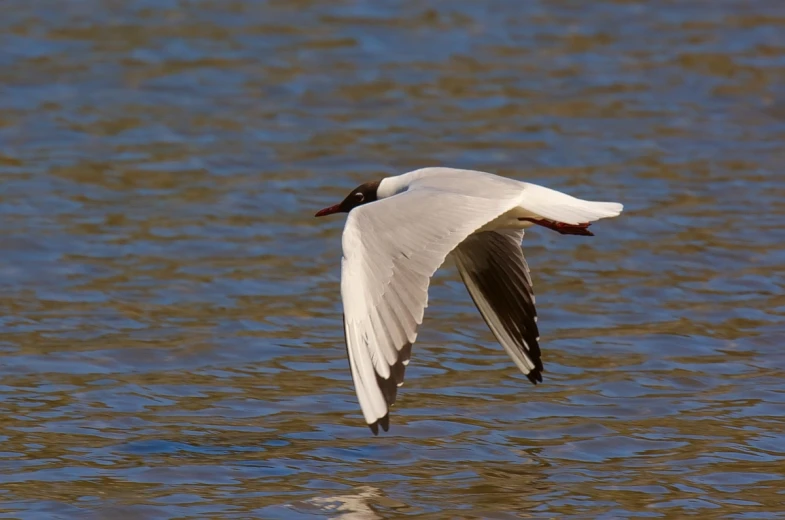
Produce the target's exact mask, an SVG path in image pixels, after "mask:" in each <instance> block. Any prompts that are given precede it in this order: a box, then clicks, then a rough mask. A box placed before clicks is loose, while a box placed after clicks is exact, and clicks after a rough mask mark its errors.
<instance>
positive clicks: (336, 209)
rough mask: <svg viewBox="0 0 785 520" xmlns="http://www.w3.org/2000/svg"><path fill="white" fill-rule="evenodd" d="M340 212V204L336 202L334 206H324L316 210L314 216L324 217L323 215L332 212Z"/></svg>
mask: <svg viewBox="0 0 785 520" xmlns="http://www.w3.org/2000/svg"><path fill="white" fill-rule="evenodd" d="M340 212H341V205H340V204H336V205H335V206H330V207H329V208H324V209H323V210H320V211H317V212H316V215H315V216H316V217H324V216H325V215H332V214H333V213H340Z"/></svg>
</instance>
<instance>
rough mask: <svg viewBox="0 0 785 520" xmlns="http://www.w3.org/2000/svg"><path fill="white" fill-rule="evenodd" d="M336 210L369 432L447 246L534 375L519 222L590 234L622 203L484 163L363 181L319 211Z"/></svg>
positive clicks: (398, 376)
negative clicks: (484, 168)
mask: <svg viewBox="0 0 785 520" xmlns="http://www.w3.org/2000/svg"><path fill="white" fill-rule="evenodd" d="M372 199H375V200H372ZM367 202H370V203H367ZM339 211H350V213H349V216H348V218H347V220H346V226H345V228H344V232H343V260H342V264H341V296H342V298H343V305H344V328H345V334H346V345H347V351H348V357H349V363H350V368H351V372H352V377H353V379H354V384H355V389H356V391H357V398H358V400H359V402H360V407H361V409H362V412H363V416H364V418H365V420H366V422H367V423H368V424H369V425H370V426H371V429H372V430H373V432H374V433H378V426H379V424H381V426H382V428H383V429H384V430H387V428H388V421H389V415H388V414H389V407H390V406H392V404H393V403H394V401H395V397H396V392H397V388H398V387H399V386H400V385H401V384H402V383H403V375H404V369H405V366H406V365H407V364H408V362H409V356H410V354H411V345H412V344H413V343H414V341H415V340H416V337H417V327H418V326H419V325H420V324H421V323H422V319H423V314H424V312H425V308H426V307H427V306H428V285H429V282H430V278H431V276H432V275H433V273H434V272H435V271H436V270H437V269H438V268H439V267H440V266H441V265H442V263H444V260H445V258H446V257H447V255H448V254H449V253H451V252H454V253H455V254H454V255H453V256H454V257H455V260H456V263H457V266H458V270H459V273H460V274H461V277H462V279H463V280H464V282H465V284H466V287H467V289H468V290H469V293H470V295H471V296H472V299H473V300H474V302H475V304H476V305H477V307H478V309H479V310H480V313H481V314H482V316H483V318H484V319H485V321H486V322H487V323H488V326H489V327H490V329H491V331H492V332H493V334H494V335H495V336H496V338H497V340H498V341H499V343H501V345H502V346H503V347H504V349H505V350H506V351H507V352H508V354H509V355H510V357H511V358H512V359H513V361H514V362H515V364H516V365H517V366H518V368H519V369H520V370H521V372H523V373H524V374H526V375H527V376H528V377H529V379H530V380H531V381H532V382H535V383H536V382H537V381H541V380H542V376H541V375H540V372H541V371H542V362H541V361H540V348H539V345H538V339H539V338H538V336H539V333H538V332H537V324H536V311H535V308H534V296H533V293H532V290H531V278H530V275H529V269H528V266H527V265H526V260H525V259H524V256H523V252H522V251H521V248H520V244H521V240H522V239H523V229H525V228H527V227H530V226H532V225H534V224H535V223H536V224H541V225H545V226H546V227H550V228H552V229H555V230H557V231H560V232H562V233H565V234H591V233H589V232H588V231H586V228H587V227H588V223H589V222H593V221H595V220H598V219H601V218H607V217H614V216H616V215H618V214H619V213H621V211H622V205H621V204H618V203H614V202H591V201H586V200H581V199H577V198H575V197H572V196H570V195H567V194H564V193H561V192H558V191H555V190H551V189H549V188H545V187H542V186H537V185H535V184H529V183H525V182H519V181H515V180H512V179H507V178H504V177H499V176H497V175H493V174H490V173H484V172H477V171H470V170H457V169H452V168H424V169H421V170H416V171H413V172H409V173H405V174H403V175H399V176H396V177H388V178H385V179H383V180H382V181H381V182H379V183H368V184H366V185H362V186H360V187H358V188H357V189H356V190H354V191H353V192H352V193H350V195H349V196H348V197H347V198H346V199H345V200H344V202H343V203H341V204H340V205H336V206H333V207H331V208H327V209H325V210H322V211H321V212H319V213H318V214H317V216H321V215H326V214H330V213H336V212H339Z"/></svg>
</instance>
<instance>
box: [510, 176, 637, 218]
mask: <svg viewBox="0 0 785 520" xmlns="http://www.w3.org/2000/svg"><path fill="white" fill-rule="evenodd" d="M521 207H523V208H525V209H526V210H528V211H531V212H532V213H534V214H535V215H539V216H540V217H542V218H545V219H548V220H552V221H554V222H562V223H564V224H584V223H587V222H594V221H595V220H600V219H601V218H609V217H615V216H617V215H618V214H619V213H621V212H622V210H623V209H624V206H623V205H621V204H619V203H618V202H594V201H591V200H583V199H576V198H575V197H573V196H572V195H567V194H566V193H562V192H560V191H556V190H552V189H550V188H546V187H544V186H538V185H536V184H529V183H526V187H525V188H524V190H523V201H522V202H521Z"/></svg>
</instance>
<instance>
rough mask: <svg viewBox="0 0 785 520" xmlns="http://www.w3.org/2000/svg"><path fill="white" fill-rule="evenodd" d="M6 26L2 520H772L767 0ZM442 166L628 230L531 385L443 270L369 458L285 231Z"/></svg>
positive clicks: (541, 266)
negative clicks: (578, 203) (618, 208)
mask: <svg viewBox="0 0 785 520" xmlns="http://www.w3.org/2000/svg"><path fill="white" fill-rule="evenodd" d="M5 7H6V9H4V12H5V13H6V14H5V15H4V16H2V17H0V37H1V38H2V39H1V40H0V45H2V48H3V50H4V51H5V52H2V53H0V92H2V95H0V244H2V251H3V255H2V257H1V258H0V289H1V291H0V309H1V310H2V312H1V313H0V326H2V329H0V330H2V336H0V356H1V357H0V374H2V380H1V381H0V403H2V407H3V413H2V415H1V416H0V438H2V440H3V444H2V449H0V517H3V518H46V519H48V518H54V517H55V516H57V515H59V516H57V517H60V518H85V517H87V516H89V515H93V516H96V517H98V518H106V517H110V516H116V517H118V518H145V519H149V518H185V517H193V518H205V517H211V518H248V517H259V518H287V519H289V518H298V517H325V516H327V517H335V518H391V517H397V516H402V515H421V516H423V517H426V518H444V517H459V518H467V517H478V518H479V517H481V518H500V519H502V518H519V517H545V518H554V517H558V518H561V517H575V518H624V517H636V516H650V517H664V518H677V517H681V516H685V515H692V514H701V515H703V516H704V517H706V518H774V517H779V516H780V515H781V510H782V505H781V504H782V503H783V501H785V495H784V494H783V493H784V492H783V485H782V481H783V474H784V473H785V471H783V457H784V456H785V451H784V450H783V443H785V435H784V434H783V431H785V421H784V420H783V414H784V413H785V392H784V391H783V386H782V380H783V367H784V366H785V355H783V353H782V349H781V348H780V343H781V342H780V338H781V337H782V335H783V332H785V328H783V325H782V323H783V315H784V314H785V285H784V283H783V276H782V273H783V271H782V265H783V262H784V261H785V246H783V244H784V243H785V231H783V226H782V224H781V223H782V221H783V218H785V204H783V202H782V200H783V198H784V196H785V180H784V179H785V177H783V174H782V165H783V164H784V163H785V153H784V152H783V139H785V118H783V115H782V106H783V95H782V88H781V85H782V82H783V78H785V40H783V37H782V35H783V34H785V12H783V10H782V8H781V6H780V3H779V2H775V1H767V0H761V1H757V2H748V3H742V2H731V1H716V2H712V3H710V4H709V3H705V2H697V1H695V2H642V1H625V2H612V1H602V2H594V3H592V4H586V3H574V2H562V1H559V2H539V1H538V2H526V3H524V2H516V1H513V0H494V1H492V2H485V3H480V2H469V1H468V0H467V1H457V2H450V3H445V2H436V1H426V2H415V1H413V0H405V1H401V2H393V3H389V2H387V3H385V2H356V1H348V0H347V1H341V2H313V1H297V2H293V1H287V2H274V1H270V2H250V1H242V0H238V1H233V2H214V1H204V2H198V3H197V2H191V3H177V2H149V1H144V0H134V1H132V2H96V1H85V2H79V3H76V2H69V3H64V4H62V5H58V6H57V7H53V6H52V5H51V4H50V3H46V2H39V1H28V2H20V1H17V0H11V1H10V3H9V4H8V5H6V6H5ZM434 164H445V165H451V166H460V167H468V168H478V169H485V170H489V171H495V172H498V173H501V174H505V175H509V176H513V177H517V178H521V179H525V180H531V181H535V182H541V183H544V184H547V185H549V186H552V187H555V188H561V189H565V190H569V191H570V192H571V193H574V194H576V195H578V196H586V197H597V198H603V199H608V200H620V201H622V202H624V203H625V205H626V212H625V214H624V216H623V218H620V219H615V220H614V221H609V222H607V223H606V222H603V223H601V224H599V225H598V227H597V230H596V233H597V236H596V237H595V238H594V239H591V240H585V239H580V238H577V239H572V240H570V239H565V237H561V236H559V235H555V234H549V233H547V232H532V233H530V234H529V235H528V236H527V239H526V243H525V245H526V253H527V256H528V259H529V263H530V265H531V266H532V269H533V271H534V278H535V289H536V290H537V293H538V304H539V307H540V316H541V319H540V325H541V332H542V338H543V339H542V344H543V351H544V360H545V363H546V369H547V373H546V374H545V377H546V380H545V384H543V385H538V387H536V388H533V387H531V385H529V384H528V382H527V381H526V380H525V378H523V377H522V376H521V375H520V374H519V373H518V372H517V370H516V369H515V368H514V366H513V365H512V363H511V362H510V361H509V360H508V359H507V357H506V355H505V354H504V352H503V351H502V350H501V349H500V348H499V347H498V345H497V344H496V343H495V341H494V340H493V338H492V337H491V335H490V333H489V332H488V330H487V328H486V326H485V325H484V323H483V322H482V320H481V318H480V317H479V314H478V313H477V311H476V310H475V309H474V307H473V305H472V304H471V301H470V299H469V298H468V296H467V295H466V294H465V290H464V288H463V286H462V285H461V283H460V282H459V281H458V280H457V279H456V277H455V275H454V272H453V271H452V269H451V268H450V269H447V270H445V271H444V272H441V273H440V274H439V275H438V276H437V277H436V279H435V280H434V284H433V289H432V292H431V301H432V304H431V307H430V308H429V309H428V313H427V316H426V322H425V326H424V328H423V331H422V334H421V335H420V341H419V344H418V345H417V348H416V352H415V359H414V361H413V363H412V365H411V367H410V369H409V371H408V373H407V377H408V378H407V384H406V386H405V387H404V388H403V390H402V393H401V394H400V396H399V405H398V407H397V410H396V413H395V418H394V424H393V426H392V429H391V432H390V434H389V435H388V436H386V437H380V438H372V437H371V436H370V435H369V434H368V431H367V428H366V427H365V426H364V424H363V423H362V419H361V416H360V414H359V408H358V406H357V403H356V400H355V396H354V392H353V389H352V386H351V381H350V377H349V374H348V370H347V366H346V358H345V353H344V350H343V348H344V347H343V339H342V337H341V325H340V323H341V321H340V302H339V293H338V269H339V256H340V231H341V226H342V222H340V220H335V221H333V222H329V223H325V222H319V221H315V220H314V219H313V218H312V215H313V212H314V210H315V209H318V208H321V207H323V206H325V205H326V204H327V203H330V202H332V201H334V200H336V199H338V198H339V197H341V196H343V195H344V194H345V191H346V189H347V188H349V187H351V186H354V185H356V184H357V183H359V182H360V181H364V180H368V179H370V178H375V177H378V176H380V175H386V174H392V173H399V172H403V171H406V170H408V169H413V168H416V167H421V166H426V165H434Z"/></svg>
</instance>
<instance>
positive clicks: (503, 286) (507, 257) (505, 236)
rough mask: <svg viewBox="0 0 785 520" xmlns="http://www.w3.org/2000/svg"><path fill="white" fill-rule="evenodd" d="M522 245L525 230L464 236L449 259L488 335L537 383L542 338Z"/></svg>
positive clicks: (540, 380) (539, 372) (539, 378)
mask: <svg viewBox="0 0 785 520" xmlns="http://www.w3.org/2000/svg"><path fill="white" fill-rule="evenodd" d="M522 240H523V230H517V231H512V230H511V231H484V232H482V233H477V234H475V235H471V236H470V237H468V238H467V239H466V240H465V241H464V242H463V243H461V244H460V245H459V246H458V247H457V248H456V249H455V252H454V253H453V256H454V258H455V263H456V264H457V266H458V272H459V273H460V274H461V278H462V279H463V282H464V283H465V284H466V288H467V289H468V290H469V294H470V295H471V297H472V299H473V300H474V303H475V305H477V308H478V309H479V310H480V314H482V317H483V318H484V319H485V322H486V323H487V324H488V327H490V329H491V332H493V335H494V336H496V339H497V340H499V343H501V345H502V347H504V350H506V351H507V353H508V354H509V355H510V357H511V358H512V360H513V361H514V362H515V364H516V365H517V366H518V368H520V369H521V372H523V373H524V374H525V375H526V376H527V377H528V378H529V380H530V381H531V382H532V383H534V384H537V382H542V368H543V367H542V361H541V360H540V345H539V344H538V341H539V339H540V338H539V336H540V333H539V331H538V330H537V310H536V309H535V307H534V292H533V291H532V281H531V276H530V274H529V266H528V265H527V264H526V259H525V258H524V256H523V251H522V250H521V241H522Z"/></svg>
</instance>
